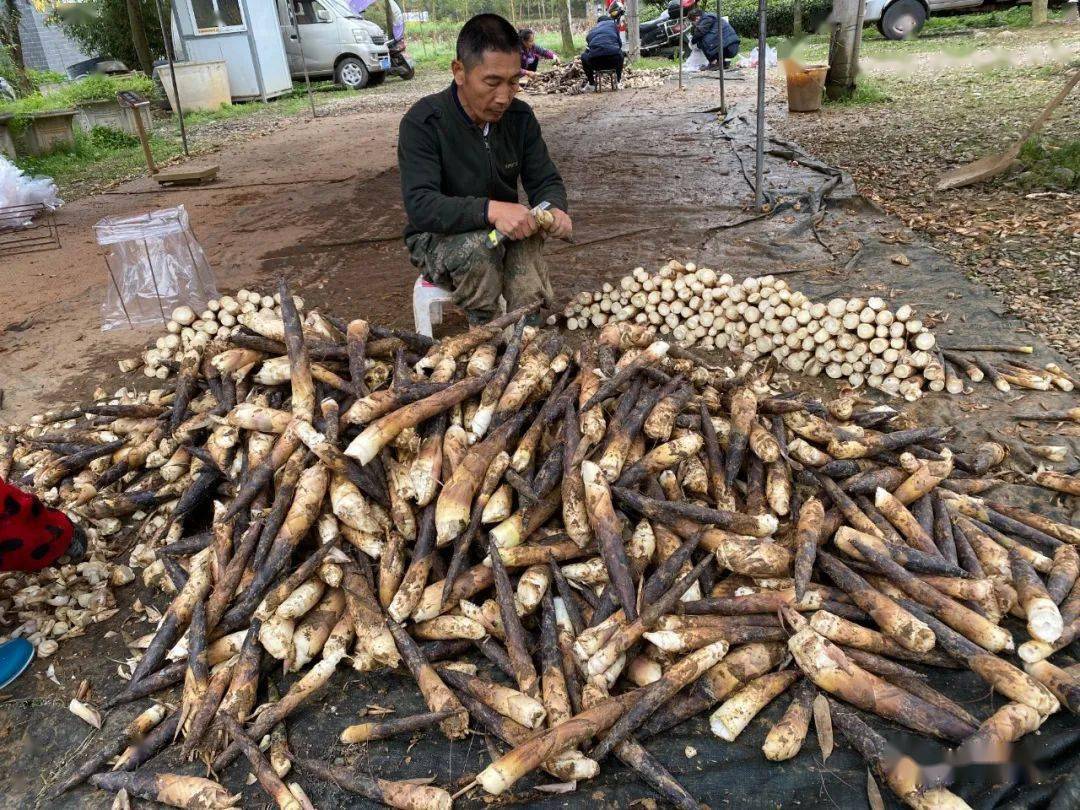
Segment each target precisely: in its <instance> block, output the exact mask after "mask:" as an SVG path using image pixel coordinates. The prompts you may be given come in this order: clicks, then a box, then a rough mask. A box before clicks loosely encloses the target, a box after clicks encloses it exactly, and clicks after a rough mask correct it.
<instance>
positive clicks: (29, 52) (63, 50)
mask: <svg viewBox="0 0 1080 810" xmlns="http://www.w3.org/2000/svg"><path fill="white" fill-rule="evenodd" d="M15 7H16V8H17V9H18V10H19V34H20V35H21V37H22V49H23V60H24V61H25V63H26V67H28V68H34V69H36V70H57V71H60V72H61V73H62V72H64V69H65V68H67V66H68V65H71V64H74V63H75V62H82V61H83V60H85V59H90V58H91V57H90V56H89V55H87V54H84V53H83V52H82V51H81V50H80V49H79V46H78V45H77V44H76V43H75V41H74V40H71V39H69V38H68V37H67V36H66V35H65V34H64V29H62V28H61V27H60V26H59V25H47V24H46V23H45V18H44V17H43V16H42V14H41V13H40V12H38V11H37V10H36V9H35V8H34V7H33V6H32V5H31V4H30V3H29V1H28V0H15Z"/></svg>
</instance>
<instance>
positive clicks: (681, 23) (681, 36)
mask: <svg viewBox="0 0 1080 810" xmlns="http://www.w3.org/2000/svg"><path fill="white" fill-rule="evenodd" d="M684 36H685V34H684V33H683V7H682V3H679V89H680V90H682V89H683V87H682V49H683V37H684Z"/></svg>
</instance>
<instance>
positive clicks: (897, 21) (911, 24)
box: [878, 0, 926, 39]
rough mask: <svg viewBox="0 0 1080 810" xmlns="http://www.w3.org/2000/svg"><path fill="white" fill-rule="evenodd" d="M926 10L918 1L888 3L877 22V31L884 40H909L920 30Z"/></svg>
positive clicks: (898, 0)
mask: <svg viewBox="0 0 1080 810" xmlns="http://www.w3.org/2000/svg"><path fill="white" fill-rule="evenodd" d="M925 22H926V8H924V7H923V4H922V3H920V2H918V0H896V2H894V3H890V4H889V7H888V8H886V9H885V13H884V14H882V15H881V19H880V20H879V21H878V30H879V31H881V35H882V36H883V37H885V39H910V38H911V37H914V36H915V35H917V34H918V33H919V31H921V30H922V27H923V24H924V23H925Z"/></svg>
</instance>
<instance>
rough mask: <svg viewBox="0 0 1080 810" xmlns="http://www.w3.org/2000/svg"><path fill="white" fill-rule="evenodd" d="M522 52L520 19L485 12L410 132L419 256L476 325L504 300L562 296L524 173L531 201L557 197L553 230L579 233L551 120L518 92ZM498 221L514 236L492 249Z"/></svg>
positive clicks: (412, 225) (411, 229)
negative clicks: (548, 134) (449, 77)
mask: <svg viewBox="0 0 1080 810" xmlns="http://www.w3.org/2000/svg"><path fill="white" fill-rule="evenodd" d="M520 57H521V38H520V37H519V36H518V33H517V30H516V29H515V28H514V26H512V25H511V24H510V23H509V22H507V21H506V20H505V19H503V18H502V17H500V16H498V15H497V14H478V15H477V16H475V17H473V18H472V19H471V20H469V21H468V22H467V23H465V25H464V26H463V27H462V29H461V32H460V33H459V34H458V40H457V58H456V59H455V60H454V61H453V63H452V64H451V70H452V71H453V74H454V81H453V82H452V83H451V84H450V86H449V87H448V88H447V89H446V90H443V91H442V92H441V93H435V94H434V95H430V96H427V97H426V98H422V99H420V101H418V102H416V104H414V105H413V106H412V108H411V109H410V110H409V111H408V112H407V113H406V114H405V117H404V118H403V119H402V120H401V126H400V128H399V130H398V169H399V170H400V172H401V196H402V199H403V201H404V203H405V214H406V216H407V217H408V225H407V226H406V229H405V245H406V246H407V247H408V248H409V259H410V261H412V263H413V266H415V267H418V268H420V272H421V274H422V275H423V277H424V278H425V279H426V280H427V281H429V282H430V283H432V284H435V285H436V286H439V287H442V288H444V289H448V290H450V291H451V293H452V294H453V299H454V303H455V304H457V305H458V306H459V307H461V308H462V309H464V310H465V314H466V315H467V316H468V318H469V323H470V324H474V325H475V324H481V323H486V322H487V321H490V320H491V319H492V318H494V317H495V316H496V314H498V311H499V298H500V297H501V298H503V299H504V300H505V301H506V307H507V309H508V310H512V309H517V308H518V307H521V306H524V305H526V304H530V303H532V302H533V301H535V300H536V299H537V298H539V297H542V298H543V299H544V300H545V302H547V303H548V304H550V303H551V302H552V300H553V299H554V293H553V292H552V289H551V282H550V281H549V280H548V273H547V266H546V265H545V264H544V258H543V256H542V255H541V249H542V246H543V235H542V234H540V233H539V232H538V231H539V226H538V224H537V221H536V217H535V216H533V214H532V212H531V210H530V209H529V208H526V207H525V206H524V205H521V204H520V203H519V202H518V181H519V180H520V182H521V185H522V186H523V187H524V189H525V194H526V196H527V197H528V199H529V205H530V206H533V207H535V206H537V205H539V204H540V203H542V202H548V203H550V204H551V209H550V211H551V214H552V216H553V223H552V225H551V226H550V227H549V228H548V229H547V233H548V234H549V235H550V236H554V237H555V238H557V239H568V238H569V237H570V235H571V233H572V231H573V225H572V223H571V222H570V217H569V216H568V215H567V213H566V210H567V203H566V187H565V186H564V185H563V181H562V177H561V176H560V175H559V171H558V169H556V168H555V164H554V163H552V162H551V158H550V157H549V156H548V150H547V145H546V144H545V143H544V138H543V135H541V133H540V124H539V123H538V122H537V120H536V116H535V115H534V114H533V111H532V108H531V107H529V105H528V104H526V103H525V102H524V101H521V100H520V99H516V98H514V96H515V95H516V94H517V92H518V91H519V90H520V86H519V85H518V80H519V78H520V74H521V58H520ZM492 228H495V229H496V230H497V231H499V232H500V233H502V234H504V235H505V236H507V237H509V239H508V240H506V241H504V242H503V243H502V244H500V245H498V246H496V247H490V246H489V245H488V233H489V232H490V231H491V229H492ZM535 320H538V318H537V319H535Z"/></svg>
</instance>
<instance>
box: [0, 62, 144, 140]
mask: <svg viewBox="0 0 1080 810" xmlns="http://www.w3.org/2000/svg"><path fill="white" fill-rule="evenodd" d="M121 90H131V91H134V92H136V93H138V94H139V95H141V96H144V97H150V96H152V95H153V94H154V83H153V81H151V80H150V79H148V78H147V77H146V76H143V75H142V74H141V73H136V74H133V75H130V76H87V77H86V78H85V79H81V80H80V81H77V82H70V83H68V84H66V85H64V86H63V87H62V88H61V89H59V90H58V91H56V92H55V93H50V94H49V95H47V96H43V95H41V94H40V93H34V94H33V95H29V96H25V97H24V98H20V99H17V100H15V101H3V102H0V115H9V114H10V115H13V116H14V117H13V118H12V120H11V122H10V123H9V124H8V127H9V128H10V129H12V130H13V131H19V130H21V129H23V128H25V127H26V125H27V123H28V122H29V121H30V116H32V115H33V114H34V113H39V112H48V111H50V110H64V109H68V108H70V107H74V106H75V105H76V104H77V103H79V102H80V101H101V100H104V99H113V98H116V94H117V93H118V92H119V91H121Z"/></svg>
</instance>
